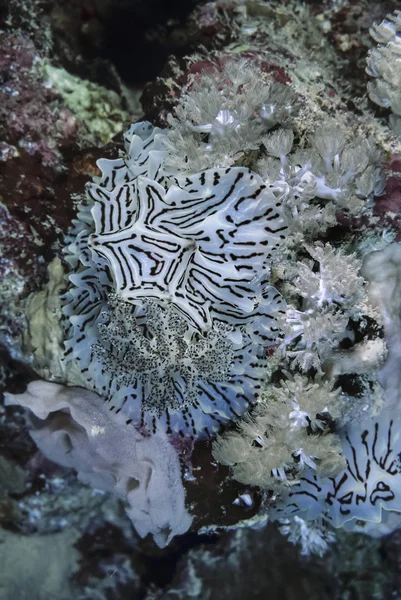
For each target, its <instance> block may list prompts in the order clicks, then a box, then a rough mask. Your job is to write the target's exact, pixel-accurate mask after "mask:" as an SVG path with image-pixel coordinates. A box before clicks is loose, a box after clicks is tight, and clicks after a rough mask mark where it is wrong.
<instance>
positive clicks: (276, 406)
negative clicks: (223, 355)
mask: <svg viewBox="0 0 401 600" xmlns="http://www.w3.org/2000/svg"><path fill="white" fill-rule="evenodd" d="M340 406H341V401H340V397H339V390H333V389H332V385H331V384H330V383H327V382H326V383H324V382H322V383H320V384H317V383H311V382H309V381H308V379H307V378H306V377H303V376H301V375H295V376H294V377H293V378H292V377H291V376H288V378H287V379H286V380H284V381H282V382H281V385H279V386H269V387H268V389H267V391H266V392H264V394H263V395H262V399H261V400H260V401H259V403H258V404H257V405H256V407H255V408H254V409H252V411H251V412H250V413H248V414H247V415H245V416H244V417H243V418H242V419H241V421H239V422H238V424H237V428H236V430H234V431H229V432H226V433H223V434H222V435H221V436H219V437H218V438H217V440H216V442H214V444H213V454H214V456H215V458H216V460H218V461H219V462H221V463H223V464H225V465H229V466H230V467H231V469H232V472H233V475H234V477H235V479H237V480H238V481H241V482H242V483H248V484H251V485H258V486H259V487H262V488H265V489H271V488H281V486H282V484H283V483H284V484H288V483H293V482H294V481H296V480H297V479H298V478H299V477H300V476H301V475H302V472H303V471H304V470H305V469H306V468H307V467H309V468H312V469H314V470H316V469H317V471H318V472H321V473H326V474H333V473H336V472H338V471H339V470H340V469H341V468H343V466H344V459H343V457H342V455H341V447H340V444H339V439H338V437H337V436H336V435H334V434H332V433H330V432H329V428H328V422H329V420H333V419H335V418H337V417H338V416H339V414H340Z"/></svg>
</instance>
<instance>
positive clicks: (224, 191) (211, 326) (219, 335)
mask: <svg viewBox="0 0 401 600" xmlns="http://www.w3.org/2000/svg"><path fill="white" fill-rule="evenodd" d="M163 136H164V133H163V132H162V131H161V130H158V129H153V128H152V127H151V126H150V125H149V124H148V123H139V124H136V125H133V126H132V127H131V129H130V130H129V131H128V132H127V134H126V136H125V148H126V154H125V155H124V156H122V157H121V158H119V159H117V160H114V161H113V160H100V161H98V166H99V168H100V169H101V171H102V175H101V177H99V178H96V179H95V180H94V181H93V182H92V183H90V184H88V186H87V189H86V197H85V199H84V201H83V203H82V204H81V206H80V208H79V212H78V220H77V221H76V222H75V223H74V227H73V229H72V231H71V234H70V244H69V246H68V252H67V254H68V255H67V260H68V261H69V262H70V264H71V267H72V269H73V271H74V272H73V273H72V274H71V275H70V282H71V288H70V290H69V291H68V293H67V294H66V296H65V308H64V314H65V317H66V327H67V337H68V340H67V342H66V357H67V358H71V359H75V360H76V361H78V362H79V365H80V368H81V371H82V372H83V374H84V375H85V377H86V379H87V381H88V384H89V385H91V386H92V387H93V389H94V390H95V391H97V392H98V393H99V394H101V395H102V396H104V398H105V400H106V401H107V402H108V403H109V406H110V410H111V411H116V412H119V411H121V410H123V411H124V413H125V414H126V415H127V420H129V421H130V422H134V423H135V424H137V426H138V427H142V428H145V429H146V430H147V431H154V430H155V429H156V428H157V427H163V428H164V429H165V430H166V431H167V432H168V433H177V434H179V435H182V436H190V437H202V436H208V435H210V434H212V433H213V432H214V431H216V430H218V429H219V428H220V426H221V425H222V424H224V423H227V422H229V421H232V420H235V419H237V418H238V417H239V416H240V415H241V414H242V413H243V412H244V411H245V410H247V408H248V407H249V405H250V404H252V403H254V402H255V401H256V399H257V397H258V396H259V394H260V391H261V387H262V382H263V379H264V377H265V373H266V358H265V355H266V347H267V346H270V345H272V344H275V343H276V342H277V337H278V330H277V325H276V321H277V315H278V314H280V313H281V312H282V311H284V310H285V306H284V302H283V300H282V297H281V296H280V294H279V293H278V292H277V290H275V289H274V288H273V287H272V286H270V285H269V284H268V280H269V265H270V261H271V259H272V256H273V255H274V252H275V250H276V248H277V247H278V245H279V244H280V242H281V240H282V239H283V238H284V237H285V235H286V229H287V226H286V222H285V219H284V217H283V213H282V209H281V206H280V203H279V202H278V201H277V199H276V198H275V196H274V195H273V194H272V192H271V191H270V190H269V189H268V188H267V187H266V185H265V184H264V183H263V181H262V179H261V178H260V177H259V176H258V175H257V174H255V173H252V172H251V171H249V170H248V169H244V168H231V169H214V170H207V171H203V172H201V173H198V174H196V175H191V176H186V177H179V176H177V173H175V174H170V173H169V174H167V173H166V171H165V170H164V169H163V161H164V158H165V156H166V151H165V150H164V148H163V143H162V141H163Z"/></svg>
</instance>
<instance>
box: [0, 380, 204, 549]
mask: <svg viewBox="0 0 401 600" xmlns="http://www.w3.org/2000/svg"><path fill="white" fill-rule="evenodd" d="M5 403H6V405H12V404H18V405H20V406H23V407H25V408H29V409H30V410H31V411H32V413H33V414H34V416H35V417H36V419H33V423H34V429H33V430H32V431H31V436H32V438H33V439H34V440H35V442H36V444H37V446H38V448H39V449H40V450H41V451H42V452H43V453H44V454H45V455H46V456H47V457H48V458H50V459H51V460H52V461H54V462H56V463H58V464H60V465H63V466H65V467H72V468H74V469H76V471H77V473H78V478H79V479H80V480H81V481H82V482H83V483H87V484H90V485H92V486H93V487H95V488H98V489H101V490H105V491H108V492H113V493H115V494H117V495H118V496H120V497H121V498H122V499H125V500H126V502H127V503H128V507H127V508H126V511H127V514H128V516H129V517H130V519H131V521H132V523H133V524H134V526H135V529H136V530H137V532H138V534H139V535H140V536H141V537H145V536H146V535H147V534H148V533H150V534H152V535H153V537H154V539H155V542H156V543H157V544H158V545H159V546H160V547H164V546H166V545H167V544H168V543H169V542H170V540H171V538H172V537H174V536H175V535H178V534H182V533H185V532H186V531H187V530H188V528H189V526H190V524H191V521H192V518H191V517H190V515H189V514H188V512H187V511H186V509H185V492H184V488H183V485H182V480H181V468H180V462H179V458H178V454H177V452H176V450H175V449H174V448H173V446H172V445H171V443H170V442H169V440H168V438H167V435H166V434H165V433H164V432H163V431H161V430H158V431H157V433H156V434H154V435H151V436H146V437H145V436H143V435H142V434H141V433H139V432H138V431H137V430H136V429H135V428H134V427H133V426H132V425H129V424H128V425H127V424H126V423H125V420H124V418H123V417H122V416H119V415H114V414H111V413H110V412H108V411H106V409H105V405H104V401H103V400H102V399H101V398H100V396H98V395H97V394H95V393H94V392H90V391H88V390H85V389H83V388H79V387H65V386H62V385H58V384H55V383H49V382H46V381H33V382H31V383H30V384H29V385H28V388H27V390H26V392H24V393H23V394H17V395H14V394H6V395H5Z"/></svg>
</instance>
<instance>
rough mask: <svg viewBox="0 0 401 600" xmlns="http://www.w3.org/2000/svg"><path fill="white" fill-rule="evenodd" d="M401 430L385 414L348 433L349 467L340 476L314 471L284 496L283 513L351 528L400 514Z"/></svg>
mask: <svg viewBox="0 0 401 600" xmlns="http://www.w3.org/2000/svg"><path fill="white" fill-rule="evenodd" d="M400 428H401V423H400V418H399V416H398V415H397V414H396V413H394V412H393V411H389V410H384V411H383V412H382V413H381V414H380V415H379V417H377V418H375V419H367V420H365V421H363V422H362V423H360V424H357V425H355V424H354V425H353V426H352V427H350V428H348V429H346V430H345V431H344V432H343V434H342V436H341V437H342V447H343V450H344V454H345V456H346V459H347V467H346V469H345V470H344V471H343V472H341V473H340V474H339V475H338V476H337V477H325V478H322V477H319V476H317V475H316V474H315V473H313V472H312V471H309V472H308V473H307V474H305V475H304V476H302V477H301V480H300V483H299V485H295V486H294V487H293V488H292V489H291V490H289V491H288V492H287V493H286V494H285V496H284V505H285V508H284V509H283V512H284V514H286V515H290V514H298V513H299V514H301V515H302V516H304V517H305V518H306V519H312V520H313V519H316V518H317V517H319V516H321V515H322V516H324V518H325V519H327V520H328V521H330V522H331V523H332V524H333V525H334V527H344V528H346V529H352V527H353V526H354V525H356V521H357V520H358V519H360V520H363V521H373V522H380V521H381V519H382V510H390V511H397V512H401V487H400V486H401V464H400V458H399V455H400V452H401V447H400V430H401V429H400ZM281 510H282V509H279V510H278V514H281Z"/></svg>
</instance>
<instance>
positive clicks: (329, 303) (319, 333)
mask: <svg viewBox="0 0 401 600" xmlns="http://www.w3.org/2000/svg"><path fill="white" fill-rule="evenodd" d="M304 247H305V249H306V250H307V252H308V254H309V255H310V256H311V257H312V259H313V260H307V259H304V260H303V261H299V262H298V263H297V266H296V268H293V267H291V268H289V269H288V273H287V276H286V278H287V279H288V282H289V283H288V286H287V291H288V294H289V295H293V298H294V303H292V304H289V305H288V308H287V311H286V313H285V314H283V315H281V316H280V322H281V326H282V329H283V341H282V343H281V353H282V355H283V357H284V358H285V360H289V361H290V363H291V365H292V367H294V366H295V367H297V366H298V367H299V368H300V369H301V371H308V369H310V368H311V367H312V368H314V369H317V370H318V371H319V372H320V373H322V366H323V364H324V362H325V361H326V360H328V359H329V358H330V355H331V354H332V352H333V351H334V350H335V349H336V348H337V347H338V344H339V342H340V341H341V340H343V339H344V338H346V337H347V335H348V333H347V326H348V323H349V320H350V318H355V319H358V318H360V317H361V315H362V314H363V310H364V308H363V299H364V297H365V290H364V280H363V278H362V277H361V276H360V275H359V270H360V268H361V264H362V263H361V261H360V260H358V258H357V257H356V255H355V254H350V255H346V254H345V253H344V252H343V251H342V250H341V249H339V250H335V249H334V248H333V247H332V246H331V245H330V244H329V243H327V244H325V245H323V244H322V243H321V242H316V243H315V245H314V246H311V245H305V246H304Z"/></svg>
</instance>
